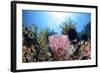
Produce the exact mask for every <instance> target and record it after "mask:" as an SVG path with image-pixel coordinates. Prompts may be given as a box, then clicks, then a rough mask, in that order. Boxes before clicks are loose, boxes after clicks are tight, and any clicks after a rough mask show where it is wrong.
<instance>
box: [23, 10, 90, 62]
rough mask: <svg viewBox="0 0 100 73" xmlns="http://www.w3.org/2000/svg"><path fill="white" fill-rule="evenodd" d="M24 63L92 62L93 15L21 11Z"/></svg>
mask: <svg viewBox="0 0 100 73" xmlns="http://www.w3.org/2000/svg"><path fill="white" fill-rule="evenodd" d="M22 21H23V22H22V23H23V25H22V63H30V62H50V61H71V60H89V59H91V14H90V13H77V12H52V11H50V12H48V11H35V10H23V11H22Z"/></svg>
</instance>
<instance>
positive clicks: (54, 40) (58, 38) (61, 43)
mask: <svg viewBox="0 0 100 73" xmlns="http://www.w3.org/2000/svg"><path fill="white" fill-rule="evenodd" d="M49 46H50V47H51V49H52V50H53V51H57V50H58V49H59V48H61V49H65V50H68V48H69V39H68V36H67V35H57V34H55V35H52V36H49Z"/></svg>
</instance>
